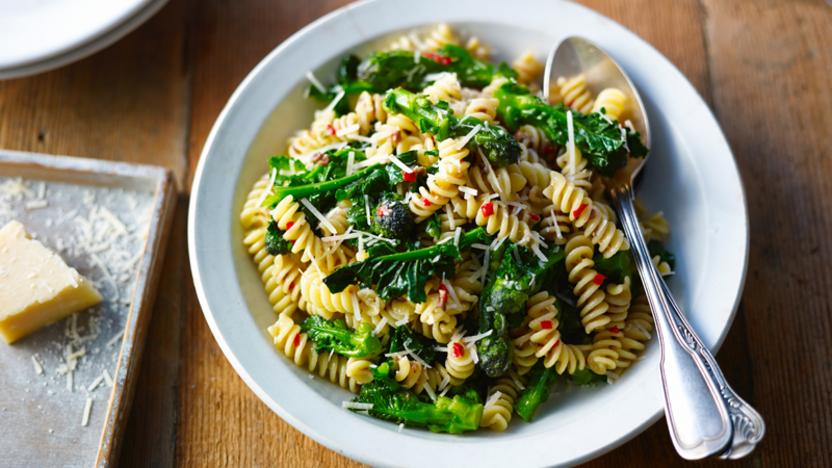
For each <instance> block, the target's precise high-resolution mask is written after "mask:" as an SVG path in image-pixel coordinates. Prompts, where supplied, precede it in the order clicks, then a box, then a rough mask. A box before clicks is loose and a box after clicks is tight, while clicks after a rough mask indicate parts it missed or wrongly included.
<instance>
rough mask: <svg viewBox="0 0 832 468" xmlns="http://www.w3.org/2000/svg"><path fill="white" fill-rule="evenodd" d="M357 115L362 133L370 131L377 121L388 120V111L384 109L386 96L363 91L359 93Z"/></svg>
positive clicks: (356, 104)
mask: <svg viewBox="0 0 832 468" xmlns="http://www.w3.org/2000/svg"><path fill="white" fill-rule="evenodd" d="M355 115H356V117H357V120H358V125H359V127H360V129H361V133H362V134H367V133H369V132H370V130H372V129H373V126H374V125H375V123H376V122H380V123H384V122H386V121H387V111H386V110H385V109H384V96H382V95H380V94H370V93H368V92H367V91H363V92H362V93H361V94H359V95H358V101H356V103H355Z"/></svg>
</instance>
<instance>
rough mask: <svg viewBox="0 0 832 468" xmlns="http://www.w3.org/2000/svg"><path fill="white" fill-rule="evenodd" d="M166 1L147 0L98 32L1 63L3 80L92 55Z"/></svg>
mask: <svg viewBox="0 0 832 468" xmlns="http://www.w3.org/2000/svg"><path fill="white" fill-rule="evenodd" d="M167 3H168V0H147V1H146V2H145V3H142V4H141V5H139V6H138V7H137V8H135V9H134V11H131V12H130V13H129V14H126V15H125V16H124V17H123V18H119V21H117V22H114V23H113V24H111V25H109V26H108V27H107V28H104V29H102V30H101V31H99V32H97V33H96V34H92V35H91V36H90V37H88V38H87V39H86V40H85V41H80V42H78V43H75V44H72V45H68V46H67V47H64V48H62V49H60V50H53V51H50V52H48V53H44V54H41V55H40V56H38V57H32V58H31V59H30V60H27V61H24V62H20V63H16V64H14V65H11V66H6V67H0V80H8V79H14V78H23V77H27V76H32V75H37V74H39V73H43V72H47V71H50V70H54V69H56V68H60V67H63V66H64V65H69V64H71V63H75V62H77V61H79V60H81V59H84V58H86V57H89V56H90V55H93V54H95V53H96V52H99V51H101V50H103V49H105V48H107V47H108V46H110V45H112V44H114V43H116V42H117V41H118V40H119V39H121V38H123V37H124V36H126V35H127V34H129V33H131V32H133V31H134V30H135V29H136V28H138V27H139V26H141V25H142V24H144V23H145V22H146V21H147V20H149V19H150V18H151V17H153V16H154V15H155V14H156V13H157V12H158V11H159V10H161V9H162V7H163V6H165V5H166V4H167Z"/></svg>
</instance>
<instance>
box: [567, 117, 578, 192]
mask: <svg viewBox="0 0 832 468" xmlns="http://www.w3.org/2000/svg"><path fill="white" fill-rule="evenodd" d="M566 131H567V134H568V136H569V140H568V141H567V143H566V151H567V152H568V153H569V170H568V171H567V172H568V173H569V174H568V176H569V180H570V181H572V180H573V177H574V175H575V172H577V170H576V168H575V164H577V162H576V161H575V124H574V123H573V122H572V111H571V110H568V111H566Z"/></svg>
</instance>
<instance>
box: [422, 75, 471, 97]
mask: <svg viewBox="0 0 832 468" xmlns="http://www.w3.org/2000/svg"><path fill="white" fill-rule="evenodd" d="M422 94H424V95H425V96H427V97H428V99H430V100H431V102H433V103H434V104H435V103H437V102H439V101H445V102H447V103H452V102H454V101H459V100H460V99H462V86H461V85H460V84H459V80H458V79H457V77H456V73H447V72H443V73H440V74H439V75H438V76H437V77H436V79H435V80H434V82H433V83H431V84H430V85H429V86H427V87H425V89H423V90H422Z"/></svg>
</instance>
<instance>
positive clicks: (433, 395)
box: [422, 382, 436, 401]
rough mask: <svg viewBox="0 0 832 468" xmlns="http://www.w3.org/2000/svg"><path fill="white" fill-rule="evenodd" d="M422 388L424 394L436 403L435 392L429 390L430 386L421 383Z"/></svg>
mask: <svg viewBox="0 0 832 468" xmlns="http://www.w3.org/2000/svg"><path fill="white" fill-rule="evenodd" d="M422 388H423V389H424V390H425V393H427V394H428V396H429V397H430V399H431V400H433V401H436V392H434V391H433V389H432V388H430V385H428V383H427V382H424V383H422Z"/></svg>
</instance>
